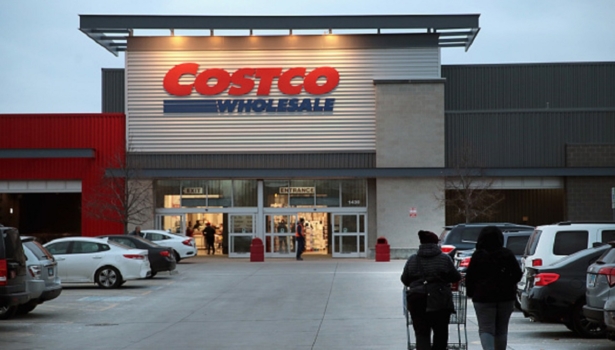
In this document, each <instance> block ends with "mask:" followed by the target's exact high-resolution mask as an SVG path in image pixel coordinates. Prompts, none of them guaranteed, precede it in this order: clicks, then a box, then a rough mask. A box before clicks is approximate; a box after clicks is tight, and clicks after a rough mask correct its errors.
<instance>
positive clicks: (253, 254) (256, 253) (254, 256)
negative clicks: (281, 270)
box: [250, 237, 265, 262]
mask: <svg viewBox="0 0 615 350" xmlns="http://www.w3.org/2000/svg"><path fill="white" fill-rule="evenodd" d="M263 261H265V246H264V245H263V240H262V239H260V238H258V237H254V238H252V244H250V262H263Z"/></svg>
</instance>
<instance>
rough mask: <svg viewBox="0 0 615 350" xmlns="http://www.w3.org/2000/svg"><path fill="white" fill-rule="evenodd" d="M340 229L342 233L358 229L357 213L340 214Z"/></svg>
mask: <svg viewBox="0 0 615 350" xmlns="http://www.w3.org/2000/svg"><path fill="white" fill-rule="evenodd" d="M337 218H339V223H338V224H339V228H338V229H339V231H337V232H341V233H354V232H358V230H357V216H356V215H339V216H337Z"/></svg>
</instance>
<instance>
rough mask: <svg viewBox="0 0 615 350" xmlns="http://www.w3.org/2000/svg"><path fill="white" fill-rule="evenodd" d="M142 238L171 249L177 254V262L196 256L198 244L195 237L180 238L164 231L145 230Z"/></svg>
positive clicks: (142, 232)
mask: <svg viewBox="0 0 615 350" xmlns="http://www.w3.org/2000/svg"><path fill="white" fill-rule="evenodd" d="M141 237H143V238H145V239H147V240H150V241H152V242H154V243H156V244H158V245H161V246H163V247H171V248H173V251H174V253H175V261H177V262H179V261H180V260H181V259H186V258H190V257H193V256H196V252H197V249H196V244H195V242H194V238H193V237H187V236H180V235H176V234H174V233H169V232H167V231H162V230H143V231H141Z"/></svg>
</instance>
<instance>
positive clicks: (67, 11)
mask: <svg viewBox="0 0 615 350" xmlns="http://www.w3.org/2000/svg"><path fill="white" fill-rule="evenodd" d="M80 14H98V15H100V14H106V15H109V14H111V15H114V14H123V15H137V14H138V15H150V14H151V15H361V14H379V15H388V14H406V15H414V14H480V19H479V23H480V27H481V30H480V33H479V34H478V36H477V38H476V40H475V41H474V44H473V45H472V47H470V50H469V51H468V52H465V51H464V49H463V48H448V49H443V50H442V64H481V63H532V62H582V61H590V62H597V61H614V60H615V20H614V19H615V1H614V0H514V1H512V0H511V1H499V0H498V1H496V0H446V1H444V0H421V1H417V0H395V1H393V0H381V1H375V0H348V1H347V0H311V1H303V0H292V1H289V0H218V1H211V0H166V1H165V0H101V1H89V0H0V62H1V63H2V66H1V68H0V113H98V112H100V111H101V92H100V90H101V69H102V68H123V67H124V55H123V54H121V55H120V56H119V57H116V56H114V55H112V54H111V53H109V52H108V51H106V50H105V49H103V48H102V47H101V46H99V45H98V44H96V43H95V42H94V41H93V40H91V39H89V38H88V37H87V36H86V35H85V34H83V33H81V32H80V31H79V30H78V28H79V15H80Z"/></svg>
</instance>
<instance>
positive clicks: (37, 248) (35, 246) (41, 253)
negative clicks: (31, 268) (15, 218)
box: [23, 241, 53, 260]
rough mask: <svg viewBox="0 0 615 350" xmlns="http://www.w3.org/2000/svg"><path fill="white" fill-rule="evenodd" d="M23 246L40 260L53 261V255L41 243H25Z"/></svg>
mask: <svg viewBox="0 0 615 350" xmlns="http://www.w3.org/2000/svg"><path fill="white" fill-rule="evenodd" d="M23 245H25V246H26V247H28V248H29V249H30V251H32V253H34V255H35V256H36V257H37V258H38V260H45V259H46V260H53V255H52V254H51V253H50V252H49V251H48V250H47V249H46V248H45V247H43V246H42V245H41V244H40V243H38V242H36V241H28V242H23Z"/></svg>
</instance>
